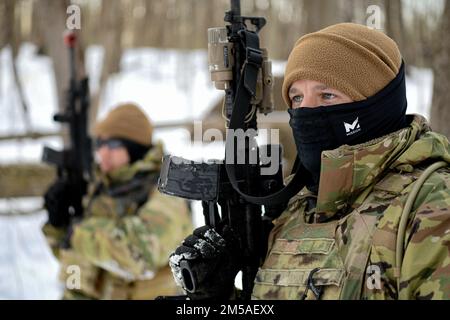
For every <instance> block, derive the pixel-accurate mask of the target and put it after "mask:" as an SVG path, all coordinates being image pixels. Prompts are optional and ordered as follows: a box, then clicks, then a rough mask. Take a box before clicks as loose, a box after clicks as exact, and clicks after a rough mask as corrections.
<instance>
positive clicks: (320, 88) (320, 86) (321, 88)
mask: <svg viewBox="0 0 450 320" xmlns="http://www.w3.org/2000/svg"><path fill="white" fill-rule="evenodd" d="M314 89H317V90H330V89H331V90H333V89H332V88H329V87H328V86H326V85H324V84H318V85H316V86H314Z"/></svg>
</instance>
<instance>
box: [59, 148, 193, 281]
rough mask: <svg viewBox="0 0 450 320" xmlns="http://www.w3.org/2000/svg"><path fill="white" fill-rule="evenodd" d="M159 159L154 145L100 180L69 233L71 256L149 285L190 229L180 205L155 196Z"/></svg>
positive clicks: (185, 210)
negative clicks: (148, 282)
mask: <svg viewBox="0 0 450 320" xmlns="http://www.w3.org/2000/svg"><path fill="white" fill-rule="evenodd" d="M161 159H162V146H161V145H156V146H154V147H153V148H152V149H151V150H150V151H149V152H148V153H147V155H146V156H145V158H144V159H143V160H140V161H137V162H135V163H133V164H132V165H131V166H126V167H122V168H120V169H118V170H116V171H114V172H112V173H110V174H108V175H107V176H104V175H103V176H102V175H100V181H99V182H98V183H96V184H94V185H92V186H91V187H90V191H89V194H88V196H87V197H86V199H84V200H85V201H84V207H85V212H84V218H83V220H82V221H81V222H80V223H78V224H77V225H75V227H74V230H73V234H72V237H71V245H72V249H71V250H70V251H71V252H72V256H73V255H74V254H75V255H76V256H77V259H83V260H84V263H87V262H88V263H89V264H92V265H94V266H96V267H98V268H101V269H103V270H106V271H108V272H110V273H112V274H114V275H115V276H117V277H118V278H121V279H124V280H127V281H133V280H142V279H150V278H152V277H153V276H154V272H156V271H157V270H158V269H160V268H162V267H164V266H166V265H167V264H168V257H169V255H170V253H171V252H172V251H173V250H174V249H175V248H176V246H177V245H178V244H179V243H180V242H181V241H182V240H183V239H184V238H185V237H186V236H187V235H188V234H189V232H191V230H192V224H191V218H190V214H189V210H188V206H187V203H186V202H185V201H184V200H182V199H179V198H174V197H170V196H167V195H163V194H161V193H159V192H158V191H157V190H156V182H157V178H158V177H159V169H160V162H161ZM65 256H67V253H66V254H65ZM62 272H64V270H62ZM63 278H64V277H63Z"/></svg>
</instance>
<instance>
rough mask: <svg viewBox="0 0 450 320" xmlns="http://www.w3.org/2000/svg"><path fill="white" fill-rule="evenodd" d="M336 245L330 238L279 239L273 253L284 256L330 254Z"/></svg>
mask: <svg viewBox="0 0 450 320" xmlns="http://www.w3.org/2000/svg"><path fill="white" fill-rule="evenodd" d="M333 245H334V239H330V238H306V239H296V240H287V239H277V240H276V241H275V244H274V246H273V247H272V251H271V252H272V253H282V254H308V253H309V254H328V253H330V251H331V249H332V248H333Z"/></svg>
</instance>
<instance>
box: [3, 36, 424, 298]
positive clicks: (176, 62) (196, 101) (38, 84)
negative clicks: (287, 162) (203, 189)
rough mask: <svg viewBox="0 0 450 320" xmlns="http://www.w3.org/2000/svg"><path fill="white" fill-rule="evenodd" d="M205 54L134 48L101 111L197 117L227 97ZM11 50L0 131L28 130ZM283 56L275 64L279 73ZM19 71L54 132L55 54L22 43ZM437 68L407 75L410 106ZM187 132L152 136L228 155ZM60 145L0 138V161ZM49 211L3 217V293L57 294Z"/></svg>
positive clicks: (90, 66)
mask: <svg viewBox="0 0 450 320" xmlns="http://www.w3.org/2000/svg"><path fill="white" fill-rule="evenodd" d="M206 55H207V53H206V52H205V51H201V50H191V51H175V50H163V49H154V48H138V49H130V50H127V51H126V52H125V53H124V56H123V58H122V61H121V72H120V73H119V74H116V75H113V76H112V77H111V78H110V80H109V82H108V83H107V86H106V90H105V92H104V94H103V95H102V98H101V101H100V109H99V118H102V117H104V116H105V115H106V113H107V112H108V111H109V110H110V109H111V108H113V107H114V106H115V105H117V104H118V103H120V102H135V103H137V104H139V105H140V106H141V107H142V108H143V109H144V111H145V112H146V114H147V115H148V116H149V117H150V118H151V119H152V120H153V122H154V123H155V124H165V123H171V122H182V121H188V122H193V121H195V120H199V119H201V117H202V116H203V115H204V114H205V113H206V112H208V111H209V109H210V108H211V107H212V106H213V105H214V104H215V103H216V102H217V101H218V99H220V98H221V97H222V94H223V93H222V92H220V91H218V90H216V89H214V87H213V85H212V83H211V82H210V79H209V73H208V68H207V62H206V59H207V56H206ZM102 56H103V52H102V49H101V47H99V46H91V47H89V48H88V50H87V56H86V57H87V58H86V68H87V70H88V73H89V75H90V88H91V90H92V91H93V92H94V91H96V90H98V83H99V77H100V73H101V70H100V68H99V67H98V66H99V65H100V63H101V61H102ZM11 61H12V59H11V51H10V50H9V49H8V48H6V49H3V50H1V51H0V114H1V116H0V135H5V134H20V133H24V132H25V126H24V121H23V112H22V110H21V109H20V108H19V107H18V105H19V101H18V96H17V88H16V87H15V85H14V84H13V82H12V77H11V75H12V67H11ZM284 65H285V63H283V62H278V63H275V64H274V66H273V72H274V74H278V75H279V74H282V73H283V70H284ZM17 67H18V72H19V75H20V79H21V82H22V85H23V87H24V90H25V96H26V101H27V103H28V106H29V109H30V112H31V124H32V129H33V130H35V131H56V130H57V129H58V126H59V125H58V124H56V123H55V122H53V121H52V115H53V114H54V113H55V111H56V109H57V108H56V97H55V89H54V78H53V76H52V64H51V60H50V59H49V58H48V57H45V56H38V55H37V54H36V47H35V46H33V45H32V44H23V45H22V47H21V50H20V53H19V56H18V60H17ZM432 82H433V75H432V72H431V71H430V70H427V69H419V68H414V67H412V68H411V72H410V74H409V75H408V77H407V80H406V85H407V97H408V113H420V114H422V115H424V116H425V117H427V118H429V109H430V104H431V94H432ZM190 138H191V137H190V136H189V132H188V131H187V130H186V129H183V128H181V127H179V128H167V129H166V128H165V129H156V130H155V131H154V139H155V141H156V140H161V141H163V143H164V144H165V147H166V152H168V153H170V154H174V155H178V156H182V157H184V158H187V159H193V160H207V159H210V158H212V159H220V158H223V154H224V146H223V143H221V142H214V143H206V144H203V145H202V144H192V143H191V139H190ZM44 145H48V146H51V147H54V148H60V147H61V146H62V142H61V139H60V138H45V139H40V140H29V139H25V140H22V141H3V142H0V164H1V163H17V162H39V161H40V159H41V156H42V148H43V146H44ZM39 206H42V199H41V198H34V199H20V200H17V199H0V212H2V213H5V212H9V213H12V212H16V213H17V212H23V211H30V210H31V211H33V210H35V209H37V208H39ZM193 208H194V217H193V219H194V225H195V226H199V225H202V224H203V217H202V214H201V204H200V203H199V202H195V203H194V204H193ZM45 219H46V214H45V212H42V211H40V212H38V213H35V214H29V215H21V216H12V215H8V216H4V215H3V216H0V241H1V242H0V299H38V298H42V299H57V298H59V297H60V294H61V286H60V284H59V283H58V280H57V274H58V267H59V266H58V262H57V261H56V260H55V258H54V257H53V256H52V254H51V251H50V249H49V247H48V245H47V244H46V242H45V238H44V236H43V235H42V232H41V231H40V228H41V226H42V224H43V223H44V222H45Z"/></svg>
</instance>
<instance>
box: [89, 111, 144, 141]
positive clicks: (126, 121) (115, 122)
mask: <svg viewBox="0 0 450 320" xmlns="http://www.w3.org/2000/svg"><path fill="white" fill-rule="evenodd" d="M152 132H153V127H152V124H151V123H150V120H149V119H148V118H147V116H146V115H145V114H144V112H142V110H141V109H139V107H138V106H136V105H134V104H132V103H127V104H121V105H119V106H117V107H116V108H114V109H113V110H112V111H110V112H109V113H108V115H107V116H106V118H105V119H104V120H103V121H100V122H98V123H97V124H96V126H95V129H94V133H95V135H96V136H97V137H98V136H107V137H110V138H122V139H128V140H131V141H133V142H136V143H139V144H141V145H144V146H150V145H151V142H152Z"/></svg>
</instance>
